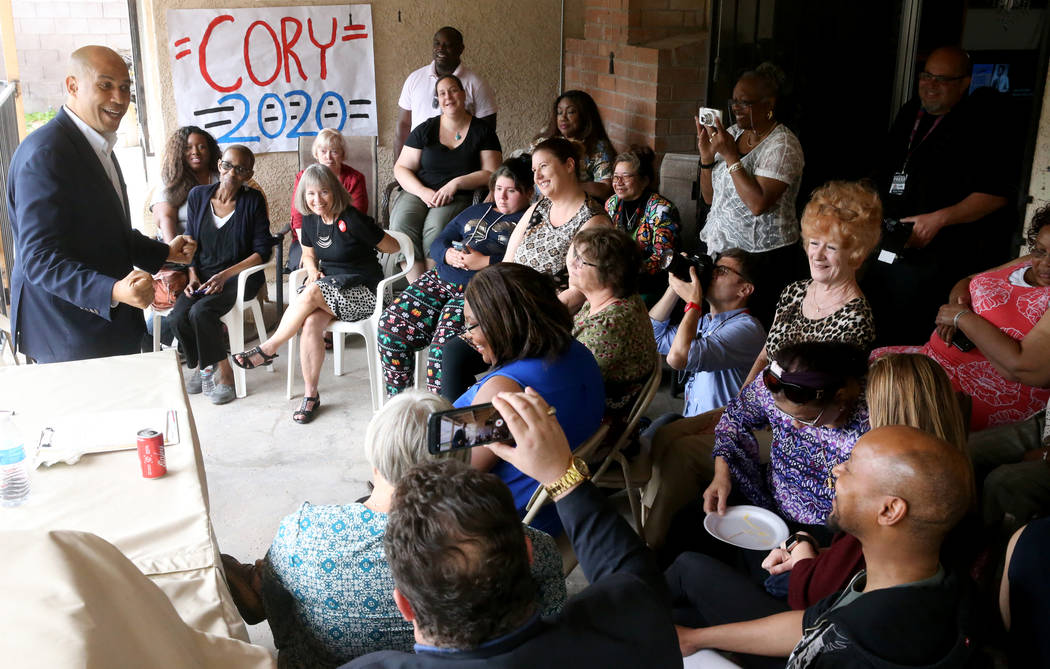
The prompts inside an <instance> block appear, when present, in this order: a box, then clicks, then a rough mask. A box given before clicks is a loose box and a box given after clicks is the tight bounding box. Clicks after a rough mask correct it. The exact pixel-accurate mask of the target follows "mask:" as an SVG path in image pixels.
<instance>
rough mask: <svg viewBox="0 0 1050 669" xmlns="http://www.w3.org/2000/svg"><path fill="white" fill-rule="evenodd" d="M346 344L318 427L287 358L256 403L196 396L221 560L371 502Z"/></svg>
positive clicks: (352, 357)
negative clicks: (311, 518) (290, 380)
mask: <svg viewBox="0 0 1050 669" xmlns="http://www.w3.org/2000/svg"><path fill="white" fill-rule="evenodd" d="M270 315H272V314H269V315H268V317H267V320H270V317H269V316H270ZM248 329H249V332H254V331H253V330H251V327H250V326H249V328H248ZM270 330H271V331H272V328H271V329H270ZM347 344H348V348H347V351H346V353H345V356H344V366H345V368H344V374H343V376H341V377H336V376H334V374H333V372H332V363H331V356H329V358H328V359H327V360H326V361H325V363H326V364H325V367H324V368H323V370H322V373H321V382H320V392H321V408H320V410H319V411H318V414H317V416H316V418H315V419H314V421H313V422H312V423H310V424H309V425H299V424H297V423H295V422H293V421H292V412H293V411H295V409H296V408H298V406H299V402H300V400H301V397H302V381H301V378H299V377H298V376H297V381H298V383H297V385H296V386H295V389H294V392H295V398H294V399H293V400H286V399H285V374H286V373H287V369H288V367H287V365H288V363H289V361H288V357H287V353H286V351H285V350H282V352H281V354H280V355H281V357H279V358H278V359H277V360H276V361H274V366H275V368H276V372H274V373H270V372H266V371H263V370H262V369H257V370H252V371H249V372H247V375H248V395H247V397H245V398H243V399H238V400H234V401H233V402H232V403H230V404H227V405H224V406H215V405H213V404H212V403H211V402H210V401H209V399H208V398H207V397H205V396H203V395H193V396H190V404H191V406H192V409H193V415H194V419H195V420H196V424H197V433H198V435H199V438H200V443H201V449H202V450H203V452H204V463H205V469H206V472H207V477H208V492H209V496H210V499H211V518H212V525H213V526H214V528H215V535H216V537H217V538H218V541H219V546H220V549H221V550H222V552H224V553H229V554H230V555H233V556H235V557H237V558H238V559H240V560H241V561H242V562H251V561H253V560H255V559H256V558H260V557H262V556H263V555H264V554H265V552H266V549H267V548H268V547H269V545H270V542H271V540H272V539H273V536H274V533H275V531H276V529H277V525H278V523H279V522H280V520H281V518H282V517H283V516H285V515H287V514H289V513H292V512H293V511H295V509H296V508H298V506H299V505H300V504H301V503H302V502H303V501H310V502H312V503H315V504H345V503H347V502H349V501H352V500H355V499H357V498H359V497H361V496H363V495H366V494H367V493H368V488H367V482H368V480H369V479H370V478H371V469H370V468H369V466H368V464H367V463H366V462H365V458H364V454H363V451H362V439H363V436H364V432H365V427H366V426H367V424H368V421H369V420H370V419H371V416H372V409H371V400H370V398H369V393H368V369H367V367H366V366H365V357H364V347H363V341H362V339H361V338H360V337H351V338H348V342H347ZM251 345H252V344H248V346H251ZM187 373H188V372H187ZM297 374H298V370H297ZM672 409H674V410H680V409H681V400H680V399H679V400H673V399H671V397H670V395H669V392H668V391H667V389H666V388H664V389H661V390H660V391H659V392H658V393H657V396H656V398H655V400H654V402H653V404H652V405H651V406H650V409H649V412H648V414H649V415H650V416H652V417H655V416H658V415H660V414H662V413H665V412H667V411H671V410H672ZM619 501H620V502H621V503H620V506H621V507H623V508H622V510H623V512H625V513H626V506H627V505H626V498H624V497H623V496H622V495H621V496H620V499H619ZM585 586H586V581H585V579H584V578H583V576H582V574H581V573H580V570H579V569H576V570H575V571H574V572H573V573H572V574H571V575H570V577H569V588H570V594H571V593H572V592H575V591H578V590H580V589H582V588H583V587H585ZM249 633H250V634H251V638H252V642H253V643H256V644H260V645H263V646H266V647H268V648H270V649H271V650H272V649H273V639H272V636H271V635H270V630H269V627H268V626H267V624H266V623H265V622H263V623H262V624H259V625H255V626H253V627H250V628H249Z"/></svg>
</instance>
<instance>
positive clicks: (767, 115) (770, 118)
mask: <svg viewBox="0 0 1050 669" xmlns="http://www.w3.org/2000/svg"><path fill="white" fill-rule="evenodd" d="M766 118H767V119H769V120H770V121H772V120H773V110H772V109H770V110H769V111H767V112H766Z"/></svg>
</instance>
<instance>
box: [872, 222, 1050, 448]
mask: <svg viewBox="0 0 1050 669" xmlns="http://www.w3.org/2000/svg"><path fill="white" fill-rule="evenodd" d="M1028 243H1029V246H1030V247H1031V249H1032V252H1031V254H1029V255H1028V256H1025V257H1024V258H1019V259H1018V260H1015V261H1013V262H1010V263H1007V264H1006V265H1003V266H1002V267H998V268H996V269H992V270H989V271H987V272H981V273H980V274H977V275H976V276H972V277H966V278H965V279H963V280H962V281H960V282H959V283H958V284H957V285H956V286H955V288H954V289H953V290H952V293H951V295H950V296H949V298H948V300H949V303H948V304H945V305H944V306H942V307H941V309H940V311H939V312H938V314H937V329H936V330H934V332H933V334H931V335H930V341H929V342H927V343H926V345H925V346H919V347H915V346H890V347H886V348H880V349H878V350H877V351H875V352H874V353H873V354H872V355H873V356H875V357H877V356H880V355H884V354H885V353H888V352H892V351H897V352H903V353H922V354H924V355H928V356H930V357H931V358H933V359H934V360H936V361H937V362H938V363H939V364H940V365H941V367H944V370H945V371H946V372H947V373H948V376H949V377H950V378H951V380H952V385H954V386H955V389H956V390H958V391H960V392H962V393H965V394H966V395H967V396H968V397H969V398H970V399H971V400H972V408H971V412H970V429H971V430H973V431H977V430H983V429H985V428H988V427H992V426H995V425H1005V424H1007V423H1017V422H1020V421H1022V420H1024V419H1026V418H1028V417H1029V416H1031V415H1033V414H1035V413H1036V412H1038V411H1039V410H1040V409H1041V408H1042V407H1044V406H1046V402H1047V399H1050V363H1048V362H1047V361H1048V360H1050V206H1046V207H1043V208H1042V209H1040V210H1039V211H1037V212H1036V214H1035V216H1034V217H1033V218H1032V227H1031V228H1030V230H1029V233H1028ZM959 335H963V337H961V338H960V337H959Z"/></svg>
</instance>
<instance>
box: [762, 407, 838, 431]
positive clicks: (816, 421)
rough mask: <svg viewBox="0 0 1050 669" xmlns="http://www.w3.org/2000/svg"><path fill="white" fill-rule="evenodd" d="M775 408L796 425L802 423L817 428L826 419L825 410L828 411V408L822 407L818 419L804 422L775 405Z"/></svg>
mask: <svg viewBox="0 0 1050 669" xmlns="http://www.w3.org/2000/svg"><path fill="white" fill-rule="evenodd" d="M773 408H774V409H776V410H777V411H779V412H780V413H781V415H783V416H784V417H786V418H787V419H789V420H793V421H795V422H796V423H801V424H802V425H805V426H807V427H816V426H817V425H818V424H819V423H820V419H821V418H823V417H824V410H825V409H827V407H826V406H825V407H821V408H820V413H818V414H817V417H816V418H814V419H812V420H802V419H801V418H799V417H798V416H792V415H791V414H789V413H788V412H787V411H784V410H783V409H781V408H780V407H778V406H777V405H776V404H774V405H773Z"/></svg>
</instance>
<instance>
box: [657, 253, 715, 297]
mask: <svg viewBox="0 0 1050 669" xmlns="http://www.w3.org/2000/svg"><path fill="white" fill-rule="evenodd" d="M690 267H695V268H696V276H697V277H698V278H699V279H700V285H701V286H702V287H703V289H704V290H707V287H708V286H710V285H711V277H712V276H714V272H715V261H714V260H711V257H710V256H707V255H703V254H700V255H694V254H689V253H674V252H673V251H666V252H664V257H663V268H664V269H666V270H667V271H668V272H670V273H671V274H674V275H675V276H676V277H677V278H679V279H681V280H682V281H692V280H693V277H691V276H689V268H690Z"/></svg>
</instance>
